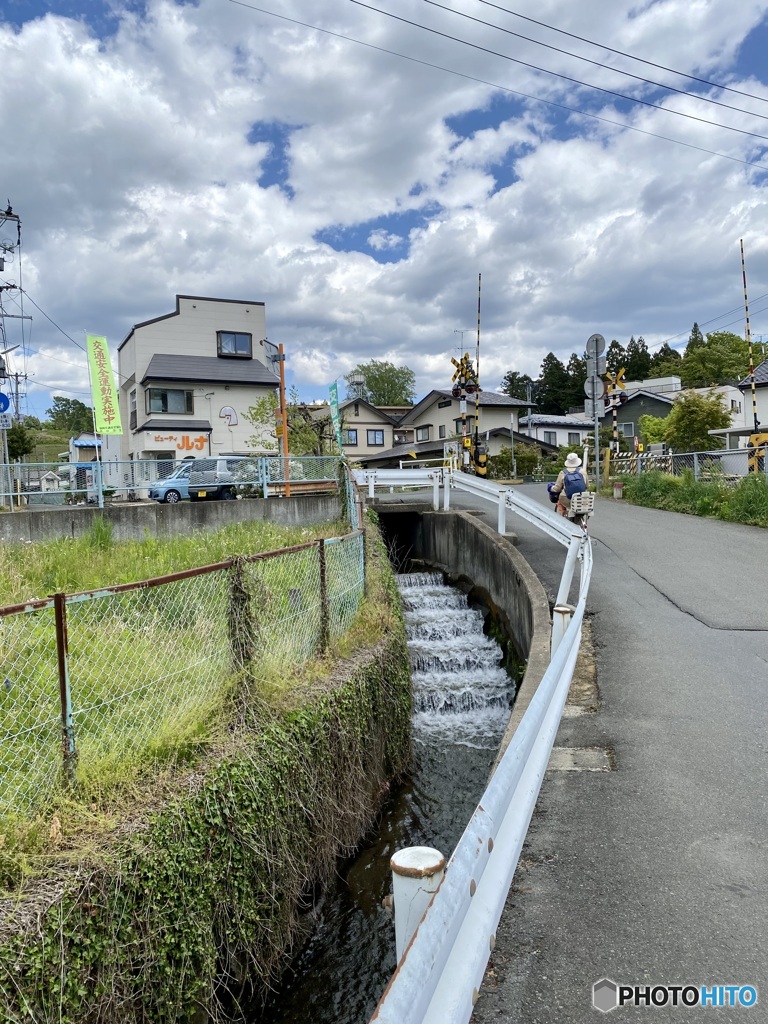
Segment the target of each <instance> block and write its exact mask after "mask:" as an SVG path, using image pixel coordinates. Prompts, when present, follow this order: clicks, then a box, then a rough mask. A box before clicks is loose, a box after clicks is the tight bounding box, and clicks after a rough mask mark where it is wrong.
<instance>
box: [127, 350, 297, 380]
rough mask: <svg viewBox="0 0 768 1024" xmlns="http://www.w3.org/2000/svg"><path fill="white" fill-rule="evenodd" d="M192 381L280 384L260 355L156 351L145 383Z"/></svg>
mask: <svg viewBox="0 0 768 1024" xmlns="http://www.w3.org/2000/svg"><path fill="white" fill-rule="evenodd" d="M153 380H159V381H166V380H167V381H189V382H194V383H200V384H263V385H265V386H267V387H269V386H271V387H278V386H279V384H280V380H279V378H278V377H277V376H276V375H275V374H274V373H272V371H271V370H268V369H267V368H266V366H265V365H264V364H263V363H260V362H259V360H258V359H220V358H219V357H218V356H169V355H154V356H152V358H151V359H150V361H149V366H148V367H147V372H146V373H145V374H144V376H143V377H142V379H141V383H142V384H145V383H146V382H147V381H153Z"/></svg>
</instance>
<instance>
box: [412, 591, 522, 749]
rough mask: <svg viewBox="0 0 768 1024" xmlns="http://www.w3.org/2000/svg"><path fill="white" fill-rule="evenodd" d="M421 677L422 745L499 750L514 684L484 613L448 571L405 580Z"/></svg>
mask: <svg viewBox="0 0 768 1024" xmlns="http://www.w3.org/2000/svg"><path fill="white" fill-rule="evenodd" d="M397 583H398V587H399V590H400V597H401V602H402V607H403V616H404V618H405V625H406V630H407V633H408V651H409V654H410V660H411V672H412V678H413V704H414V720H413V733H414V740H415V742H416V743H417V744H426V743H429V744H432V743H435V742H439V741H440V740H441V739H442V740H443V741H447V742H449V743H451V744H458V745H461V746H469V747H477V748H480V749H495V748H497V747H498V745H499V741H500V739H501V737H502V735H503V733H504V728H505V726H506V724H507V719H508V718H509V709H510V706H511V701H512V698H513V697H514V683H513V682H512V680H511V679H510V677H509V675H508V674H507V673H506V672H505V670H504V669H503V668H502V667H501V661H502V657H503V656H502V652H501V649H500V647H499V645H498V644H497V643H496V642H495V641H494V640H492V639H491V638H490V637H487V636H486V635H485V634H484V633H483V615H482V612H480V611H478V610H477V609H475V608H470V607H469V603H468V601H467V596H466V594H463V593H461V591H459V590H457V589H455V588H454V587H449V586H447V585H446V584H445V583H444V582H443V577H442V575H441V574H440V573H428V572H425V573H404V574H401V575H399V576H398V577H397Z"/></svg>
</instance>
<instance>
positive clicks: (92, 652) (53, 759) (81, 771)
mask: <svg viewBox="0 0 768 1024" xmlns="http://www.w3.org/2000/svg"><path fill="white" fill-rule="evenodd" d="M350 503H351V508H352V511H353V512H354V513H355V514H357V506H356V503H355V502H354V494H351V498H350ZM364 591H365V566H364V548H363V536H362V532H361V531H360V530H359V529H357V528H356V529H354V530H353V532H351V533H349V534H347V535H346V536H344V537H333V538H328V539H326V540H319V541H314V542H312V543H310V544H303V545H299V546H297V547H294V548H286V549H283V550H279V551H273V552H266V553H261V554H257V555H245V556H241V557H238V558H234V559H230V560H228V561H225V562H220V563H217V564H215V565H209V566H203V567H200V568H198V569H190V570H186V571H184V572H180V573H175V574H172V575H168V576H162V577H156V578H154V579H149V580H143V581H141V582H137V583H127V584H121V585H119V586H113V587H105V588H102V589H100V590H95V591H89V592H86V593H81V594H57V595H55V596H54V597H51V598H46V599H43V600H40V601H31V602H29V603H27V604H24V605H17V606H13V607H7V608H0V654H2V659H3V661H2V664H3V666H4V667H3V672H4V673H5V675H4V677H3V680H2V682H0V700H1V701H2V712H3V714H2V718H1V719H0V723H1V724H0V814H7V813H13V814H20V815H23V814H28V813H30V812H32V811H34V810H36V809H38V808H40V807H41V806H42V805H43V804H44V803H45V802H46V800H48V799H49V798H50V797H51V796H52V795H53V794H54V793H56V792H57V790H58V789H59V788H60V787H61V786H62V785H72V784H74V783H75V781H76V779H86V778H88V777H101V776H102V775H103V773H104V772H105V771H107V772H114V771H116V770H117V769H118V768H119V765H120V764H121V762H122V761H124V759H126V758H134V759H135V758H136V757H137V756H138V757H139V758H142V757H145V758H146V759H148V760H151V759H153V758H155V757H157V756H162V755H163V754H164V753H165V752H166V751H169V750H174V749H178V748H179V746H180V745H183V744H184V743H186V742H188V741H189V740H191V739H193V738H194V737H195V736H196V735H198V734H199V733H200V731H201V729H202V728H203V727H204V725H205V722H206V719H207V717H208V716H209V715H210V714H213V713H216V711H217V710H218V709H220V707H221V702H222V700H223V699H224V697H225V696H226V694H227V693H228V692H229V691H230V689H231V688H232V686H233V685H234V684H235V683H236V681H237V678H238V673H243V672H248V673H249V674H251V675H252V676H254V677H257V678H258V677H259V676H262V675H265V674H267V673H268V672H270V671H273V670H275V669H279V668H281V667H284V666H286V665H288V664H291V665H295V664H301V663H302V662H305V661H306V660H307V659H309V658H311V657H313V656H314V655H315V654H317V653H318V652H322V651H323V650H324V649H325V648H326V647H327V645H328V644H329V643H330V642H331V641H332V640H333V639H335V638H336V637H338V636H340V635H341V634H342V633H343V632H344V631H345V630H346V629H348V628H349V625H350V623H351V621H352V618H353V617H354V615H355V613H356V611H357V609H358V608H359V606H360V604H361V602H362V600H363V596H364Z"/></svg>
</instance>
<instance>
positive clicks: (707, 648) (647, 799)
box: [452, 486, 768, 1024]
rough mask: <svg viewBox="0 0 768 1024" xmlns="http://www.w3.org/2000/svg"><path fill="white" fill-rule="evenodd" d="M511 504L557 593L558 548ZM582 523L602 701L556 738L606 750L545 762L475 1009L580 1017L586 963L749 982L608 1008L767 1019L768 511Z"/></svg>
mask: <svg viewBox="0 0 768 1024" xmlns="http://www.w3.org/2000/svg"><path fill="white" fill-rule="evenodd" d="M522 491H523V493H526V494H527V495H528V496H529V497H534V498H538V499H539V500H542V501H545V499H546V494H545V493H544V487H543V486H538V487H536V486H529V487H523V488H522ZM452 498H453V496H452ZM454 504H455V503H454ZM461 504H462V506H464V507H475V508H482V507H483V506H484V507H485V508H486V509H487V510H488V516H487V520H488V521H489V522H490V524H491V525H494V526H495V512H494V511H493V510H492V509H491V507H490V506H489V505H487V504H486V503H483V502H482V501H480V500H479V499H474V498H467V499H462V501H461ZM510 520H511V521H510ZM510 520H508V529H511V530H515V531H516V532H517V533H518V536H519V550H520V552H521V553H522V554H523V555H524V557H525V558H526V559H527V560H528V562H529V563H530V565H531V566H532V567H533V568H534V570H535V571H536V572H537V574H538V575H539V577H540V579H541V580H542V582H543V584H544V586H545V589H546V590H547V593H548V594H549V596H550V599H553V598H554V596H555V594H556V592H557V586H558V582H559V578H560V572H561V569H562V565H563V558H564V549H563V548H562V547H561V546H560V545H558V544H556V543H555V542H554V541H552V540H550V539H549V538H547V537H546V536H544V535H542V534H541V533H540V532H539V531H537V530H536V529H535V528H534V527H533V526H529V525H528V524H527V523H525V522H523V521H520V520H518V519H517V517H510ZM590 534H591V536H592V538H593V551H594V571H593V576H592V583H591V587H590V593H589V597H588V604H587V608H588V614H589V617H590V623H591V632H592V638H593V642H594V648H595V657H596V668H597V686H598V693H599V702H598V707H597V711H595V712H592V713H586V714H582V715H579V716H576V717H570V718H564V719H563V722H562V724H561V727H560V731H559V734H558V737H557V740H556V745H557V746H558V747H573V748H598V749H599V750H604V751H607V752H608V761H609V763H610V764H611V765H612V766H613V770H611V771H564V770H550V771H548V773H547V776H546V778H545V780H544V784H543V786H542V790H541V794H540V797H539V802H538V805H537V809H536V811H535V814H534V817H533V820H532V822H531V827H530V829H529V833H528V838H527V840H526V845H525V847H524V850H523V855H522V858H521V863H520V866H519V868H518V871H517V874H516V877H515V881H514V882H513V886H512V890H511V891H510V894H509V897H508V900H507V905H506V908H505V911H504V914H503V916H502V920H501V922H500V925H499V930H498V934H497V943H496V949H495V951H494V953H493V956H492V959H491V962H490V965H489V970H488V972H487V975H486V979H485V982H484V984H483V987H482V989H481V993H480V998H479V1001H478V1004H477V1006H476V1008H475V1013H474V1015H473V1021H474V1022H475V1024H491V1022H512V1021H514V1022H515V1024H551V1022H553V1021H558V1022H581V1021H592V1022H594V1021H596V1020H599V1019H601V1017H602V1015H601V1014H599V1013H598V1011H596V1010H595V1009H594V1008H593V1007H592V985H593V983H594V982H596V981H598V980H599V979H601V978H610V979H612V980H613V981H615V982H617V983H618V984H626V985H635V984H639V985H646V984H649V985H659V984H664V985H685V984H693V985H697V986H699V985H702V984H704V985H707V986H710V985H713V984H715V985H717V984H721V985H754V986H756V987H757V988H758V990H759V996H758V999H759V1001H758V1004H757V1005H756V1006H754V1007H753V1008H752V1009H750V1010H745V1009H741V1008H740V1009H735V1008H729V1007H727V1006H726V1007H718V1008H717V1009H716V1010H713V1009H712V1008H702V1007H692V1008H685V1007H677V1008H672V1007H670V1006H667V1007H664V1008H655V1007H654V1008H643V1007H619V1008H617V1009H616V1010H615V1011H612V1012H611V1013H610V1015H609V1019H611V1020H616V1021H619V1020H624V1019H635V1018H640V1017H642V1016H643V1015H646V1016H648V1015H651V1018H652V1019H654V1020H659V1019H661V1020H677V1019H680V1020H686V1021H687V1020H693V1021H695V1020H705V1019H706V1020H708V1021H710V1020H712V1018H713V1013H714V1019H715V1020H716V1021H732V1020H733V1021H736V1020H738V1021H743V1020H747V1021H749V1020H755V1021H756V1020H760V1021H768V814H767V813H766V812H767V811H768V571H767V570H768V530H760V529H757V528H752V527H742V526H735V525H731V524H727V523H720V522H716V521H714V520H707V519H699V518H695V517H690V516H683V515H679V514H677V513H672V512H662V511H656V510H650V509H644V508H639V507H635V506H632V505H629V504H626V503H624V502H614V501H611V500H599V502H598V505H597V509H596V512H595V515H594V517H593V518H592V520H591V522H590ZM745 1015H746V1016H745Z"/></svg>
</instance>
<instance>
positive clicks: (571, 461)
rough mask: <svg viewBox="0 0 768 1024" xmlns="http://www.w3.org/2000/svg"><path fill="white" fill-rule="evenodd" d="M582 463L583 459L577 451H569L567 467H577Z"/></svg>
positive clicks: (566, 461)
mask: <svg viewBox="0 0 768 1024" xmlns="http://www.w3.org/2000/svg"><path fill="white" fill-rule="evenodd" d="M580 465H581V459H580V458H579V456H578V455H577V454H576V452H569V454H568V457H567V458H566V460H565V468H566V469H576V467H577V466H580Z"/></svg>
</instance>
